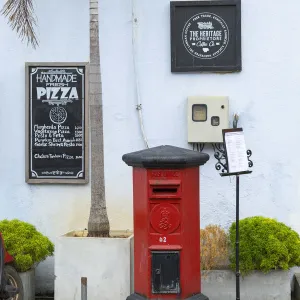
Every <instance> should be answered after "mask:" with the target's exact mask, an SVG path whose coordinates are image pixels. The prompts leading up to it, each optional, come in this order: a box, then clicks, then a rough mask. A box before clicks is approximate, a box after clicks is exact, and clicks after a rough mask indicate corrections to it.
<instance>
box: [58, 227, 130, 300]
mask: <svg viewBox="0 0 300 300" xmlns="http://www.w3.org/2000/svg"><path fill="white" fill-rule="evenodd" d="M86 234H87V232H86V231H73V232H69V233H67V234H65V235H63V236H61V237H59V238H57V240H56V243H55V263H54V265H55V277H56V278H55V300H81V278H82V277H86V278H87V299H101V300H112V299H113V300H124V299H126V297H127V296H128V295H129V294H130V285H131V282H130V277H131V276H130V274H131V268H130V256H131V244H132V242H131V239H132V237H133V236H132V235H131V234H130V233H128V232H127V231H112V232H111V238H91V237H86ZM118 236H123V237H122V238H118Z"/></svg>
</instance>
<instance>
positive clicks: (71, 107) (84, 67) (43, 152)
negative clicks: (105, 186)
mask: <svg viewBox="0 0 300 300" xmlns="http://www.w3.org/2000/svg"><path fill="white" fill-rule="evenodd" d="M25 69H26V123H25V128H26V129H25V134H26V168H25V179H26V182H27V183H70V184H85V183H88V173H89V172H88V164H89V138H88V131H89V128H88V122H89V114H88V63H85V62H83V63H77V62H74V63H67V62H66V63H63V62H62V63H43V62H41V63H38V62H33V63H26V68H25Z"/></svg>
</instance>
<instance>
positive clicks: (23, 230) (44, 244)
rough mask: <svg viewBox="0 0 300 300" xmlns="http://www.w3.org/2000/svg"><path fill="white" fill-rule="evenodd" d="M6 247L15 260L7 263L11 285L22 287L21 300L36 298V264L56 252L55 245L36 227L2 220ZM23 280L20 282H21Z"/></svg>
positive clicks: (19, 296) (0, 226)
mask: <svg viewBox="0 0 300 300" xmlns="http://www.w3.org/2000/svg"><path fill="white" fill-rule="evenodd" d="M0 232H1V234H2V237H3V240H4V244H5V248H6V250H7V252H8V253H9V254H10V255H11V256H12V257H13V258H14V260H13V261H12V262H11V263H10V264H8V265H6V266H5V272H6V274H7V277H8V280H9V281H10V284H12V285H14V286H15V287H18V288H20V286H21V285H22V287H21V288H20V293H19V294H18V296H17V297H16V299H18V300H32V299H34V297H35V285H34V279H35V278H34V274H35V267H36V266H37V265H38V264H39V263H40V262H41V261H43V260H45V259H46V258H47V257H48V256H52V255H53V252H54V244H53V243H52V242H51V241H50V240H49V239H48V238H47V237H46V236H44V235H42V234H41V233H40V232H38V231H37V229H36V228H35V227H34V226H33V225H31V224H29V223H26V222H23V221H20V220H16V219H14V220H3V221H0ZM20 281H21V282H20Z"/></svg>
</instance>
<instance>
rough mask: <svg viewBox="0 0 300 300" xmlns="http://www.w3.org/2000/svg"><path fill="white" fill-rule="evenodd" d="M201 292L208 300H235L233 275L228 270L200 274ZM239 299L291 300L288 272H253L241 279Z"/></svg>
mask: <svg viewBox="0 0 300 300" xmlns="http://www.w3.org/2000/svg"><path fill="white" fill-rule="evenodd" d="M201 282H202V292H203V293H204V294H205V295H206V296H207V297H209V300H220V299H222V300H232V299H235V282H236V277H235V273H234V272H232V271H229V270H224V271H223V270H213V271H208V272H202V280H201ZM241 299H247V300H291V282H290V274H289V271H271V272H270V273H268V274H264V273H262V272H258V271H255V272H253V273H251V274H250V275H247V276H245V277H241Z"/></svg>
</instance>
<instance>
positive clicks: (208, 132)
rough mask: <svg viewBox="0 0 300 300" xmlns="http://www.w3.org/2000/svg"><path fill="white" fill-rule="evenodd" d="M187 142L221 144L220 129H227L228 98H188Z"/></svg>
mask: <svg viewBox="0 0 300 300" xmlns="http://www.w3.org/2000/svg"><path fill="white" fill-rule="evenodd" d="M187 109H188V112H187V117H188V142H189V143H222V142H223V137H222V129H226V128H229V100H228V97H221V96H220V97H217V96H215V97H214V96H194V97H188V105H187Z"/></svg>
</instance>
